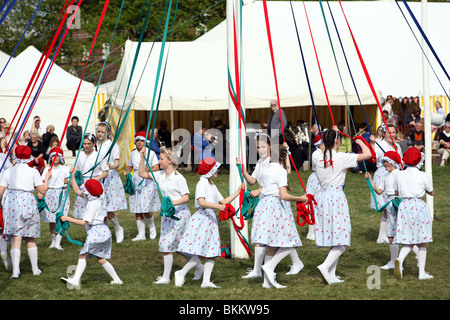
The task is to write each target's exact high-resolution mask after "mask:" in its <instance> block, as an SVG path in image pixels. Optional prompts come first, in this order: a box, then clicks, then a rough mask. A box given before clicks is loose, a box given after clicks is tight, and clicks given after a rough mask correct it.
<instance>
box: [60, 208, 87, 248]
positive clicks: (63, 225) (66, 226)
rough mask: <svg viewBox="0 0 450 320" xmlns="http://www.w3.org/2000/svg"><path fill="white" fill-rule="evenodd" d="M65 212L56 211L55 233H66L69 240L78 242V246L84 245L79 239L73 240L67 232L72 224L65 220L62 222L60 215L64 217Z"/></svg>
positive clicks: (74, 242) (62, 234)
mask: <svg viewBox="0 0 450 320" xmlns="http://www.w3.org/2000/svg"><path fill="white" fill-rule="evenodd" d="M63 215H64V214H63V213H62V212H57V213H56V227H55V234H61V236H64V234H65V235H66V237H67V240H69V242H71V243H73V244H76V245H77V246H82V245H83V243H82V242H80V241H78V240H73V239H71V238H70V236H69V233H68V232H67V229H69V227H70V224H69V222H68V221H64V222H62V221H61V219H59V218H60V217H62V216H63Z"/></svg>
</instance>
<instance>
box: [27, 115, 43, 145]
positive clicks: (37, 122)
mask: <svg viewBox="0 0 450 320" xmlns="http://www.w3.org/2000/svg"><path fill="white" fill-rule="evenodd" d="M33 132H36V133H38V135H39V140H42V135H43V134H44V133H45V130H44V128H43V127H42V126H41V118H40V117H39V116H35V117H34V118H33V123H32V125H31V128H30V133H33Z"/></svg>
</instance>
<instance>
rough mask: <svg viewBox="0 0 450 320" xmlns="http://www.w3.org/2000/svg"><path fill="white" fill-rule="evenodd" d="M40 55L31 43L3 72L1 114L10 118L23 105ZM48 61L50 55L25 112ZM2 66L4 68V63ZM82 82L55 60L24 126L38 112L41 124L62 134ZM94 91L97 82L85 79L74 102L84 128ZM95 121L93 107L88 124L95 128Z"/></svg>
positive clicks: (29, 103) (10, 119)
mask: <svg viewBox="0 0 450 320" xmlns="http://www.w3.org/2000/svg"><path fill="white" fill-rule="evenodd" d="M40 57H41V52H39V50H37V49H36V48H35V47H33V46H29V47H28V48H27V49H25V50H24V51H23V52H21V53H20V54H19V55H18V56H17V57H16V58H14V59H13V60H11V61H10V63H9V65H8V67H7V68H6V70H5V72H4V74H3V76H2V77H1V78H0V116H1V117H4V118H6V119H7V121H8V122H11V121H12V119H13V117H14V114H15V112H16V110H17V108H18V107H19V105H20V101H21V100H22V97H23V95H24V93H25V90H26V88H27V85H28V83H29V81H30V79H31V77H32V74H33V72H34V70H35V68H36V65H37V64H38V62H39V59H40ZM5 63H6V62H5ZM49 64H50V59H48V60H47V62H46V64H45V66H44V68H43V71H42V73H41V75H40V78H39V80H38V82H37V84H36V86H35V88H34V90H33V94H32V96H31V97H30V99H29V100H28V103H27V104H26V108H25V111H24V113H23V114H24V115H25V113H26V112H27V110H28V107H29V106H30V105H31V102H32V101H33V98H34V96H35V93H36V91H37V89H38V87H39V85H40V84H41V80H42V79H43V77H44V74H45V72H46V70H47V67H48V65H49ZM0 67H1V69H2V70H3V65H1V66H0ZM79 83H80V79H79V78H77V77H75V76H73V75H71V74H70V73H68V72H66V71H65V70H63V69H62V68H61V67H59V66H58V65H56V64H54V65H53V67H52V69H51V70H50V73H49V76H48V78H47V81H46V82H45V84H44V86H43V90H42V92H41V94H40V95H39V97H38V99H37V102H36V104H35V106H34V108H33V110H32V112H31V116H30V118H29V120H28V122H27V124H26V126H25V129H26V130H27V129H29V128H30V127H31V124H32V120H33V117H34V116H35V115H39V116H40V118H41V126H43V127H44V128H45V127H46V126H47V125H49V124H52V125H54V126H55V133H56V134H57V135H58V136H59V137H61V135H62V133H63V132H62V131H63V128H64V124H65V122H66V120H67V117H68V114H69V110H70V107H71V105H72V102H73V99H74V97H75V92H76V90H77V87H78V85H79ZM94 93H95V86H94V85H93V84H92V83H90V82H86V81H83V82H82V84H81V87H80V92H79V94H78V97H77V101H76V103H75V107H74V111H73V113H72V115H74V116H75V115H76V116H78V117H79V118H80V125H82V126H83V129H84V127H85V125H86V121H87V118H88V114H89V111H90V109H91V105H92V101H93V99H94ZM22 108H23V105H22ZM21 110H22V109H21ZM94 110H95V108H94ZM22 119H23V117H22ZM21 122H22V120H21ZM95 122H96V113H95V112H94V111H93V113H92V115H91V118H90V122H89V125H88V130H92V129H93V128H94V125H95ZM14 124H17V118H16V120H14ZM69 124H70V123H69ZM62 146H63V147H65V141H63V144H62Z"/></svg>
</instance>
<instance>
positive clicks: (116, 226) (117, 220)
mask: <svg viewBox="0 0 450 320" xmlns="http://www.w3.org/2000/svg"><path fill="white" fill-rule="evenodd" d="M109 221H111V223H112V224H113V226H114V229H118V228H120V223H119V219H117V216H114V218H112V219H109Z"/></svg>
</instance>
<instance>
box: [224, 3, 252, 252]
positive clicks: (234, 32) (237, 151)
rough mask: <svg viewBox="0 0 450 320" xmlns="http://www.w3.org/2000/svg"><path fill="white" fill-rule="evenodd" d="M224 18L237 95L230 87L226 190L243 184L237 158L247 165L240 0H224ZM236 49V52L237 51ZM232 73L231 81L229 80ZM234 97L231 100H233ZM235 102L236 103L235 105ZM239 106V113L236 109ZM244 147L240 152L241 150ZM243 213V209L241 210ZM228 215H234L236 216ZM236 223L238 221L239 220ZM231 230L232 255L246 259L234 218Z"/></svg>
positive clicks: (236, 203)
mask: <svg viewBox="0 0 450 320" xmlns="http://www.w3.org/2000/svg"><path fill="white" fill-rule="evenodd" d="M226 19H227V60H228V63H227V65H228V70H227V71H228V85H229V87H231V88H234V92H235V93H236V96H235V97H233V96H232V94H233V91H232V90H229V92H230V93H229V95H228V115H229V128H230V130H229V137H228V148H227V150H228V155H227V159H229V164H230V177H229V191H230V192H232V191H234V190H236V189H237V188H238V187H239V186H240V185H241V184H242V177H241V175H240V173H239V170H238V167H237V166H236V158H240V159H241V162H242V169H243V170H245V168H246V165H245V164H246V162H247V160H246V153H245V151H246V150H247V148H246V135H245V123H243V121H241V120H242V119H243V117H244V112H245V106H244V101H243V99H242V97H243V96H244V94H243V92H244V91H243V89H244V87H243V83H242V77H241V75H242V73H241V71H242V64H241V57H242V50H241V49H242V46H241V41H242V39H241V35H242V33H241V32H240V30H241V27H242V26H241V1H240V0H227V2H226ZM236 53H237V54H236ZM233 74H234V75H235V77H234V78H235V79H234V85H233V83H231V81H232V79H233V77H232V75H233ZM233 100H234V102H233ZM235 103H236V105H235ZM239 109H240V114H239V111H238V110H239ZM242 151H243V152H242ZM231 204H232V205H233V207H234V208H236V210H237V208H239V207H240V197H237V198H236V199H235V200H234V201H233V202H232V203H231ZM240 214H242V213H240ZM231 219H237V217H236V216H234V217H232V218H231ZM237 223H240V222H239V221H238V222H237ZM240 233H241V235H242V236H243V237H244V238H246V239H248V236H247V235H248V227H247V223H245V225H244V227H243V229H242V230H240ZM230 234H231V236H230V237H231V256H232V258H242V259H247V258H248V257H249V255H248V253H247V251H246V249H245V247H244V246H243V244H242V243H241V240H240V239H239V235H238V234H237V232H236V231H235V228H234V225H233V221H230Z"/></svg>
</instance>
